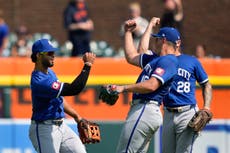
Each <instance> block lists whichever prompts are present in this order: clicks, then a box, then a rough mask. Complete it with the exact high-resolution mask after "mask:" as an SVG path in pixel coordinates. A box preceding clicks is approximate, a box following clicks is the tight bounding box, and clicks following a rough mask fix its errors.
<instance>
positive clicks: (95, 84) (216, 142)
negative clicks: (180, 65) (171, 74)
mask: <svg viewBox="0 0 230 153" xmlns="http://www.w3.org/2000/svg"><path fill="white" fill-rule="evenodd" d="M0 61H1V65H0V89H1V91H2V93H3V95H2V96H3V97H2V98H3V99H2V100H4V103H3V101H1V102H0V104H3V105H0V110H4V112H2V113H3V114H2V115H3V116H4V117H8V118H10V119H0V135H1V137H2V138H4V139H2V138H1V139H0V152H1V153H34V152H35V151H34V149H33V147H32V145H31V143H30V141H29V139H28V128H29V124H30V119H29V118H30V116H31V97H30V89H29V82H30V73H31V71H32V70H33V64H32V63H31V61H30V59H29V58H0ZM201 63H202V65H203V66H204V68H205V70H206V71H207V73H208V75H209V79H210V82H211V83H212V84H213V103H212V108H211V109H212V111H213V113H214V120H213V121H211V123H210V124H209V125H208V126H207V127H206V128H205V130H204V131H203V132H202V137H200V138H199V139H198V141H197V143H196V144H195V147H194V149H195V152H196V153H228V152H230V150H229V146H230V139H229V138H230V137H229V129H230V128H229V127H230V122H229V118H230V112H229V111H228V108H229V106H230V103H229V95H230V69H229V67H230V59H218V60H214V59H205V60H201ZM82 66H83V62H82V61H81V58H58V57H57V58H56V59H55V66H54V67H53V69H54V71H55V72H56V73H57V76H58V77H59V79H60V80H61V81H67V82H70V81H72V80H73V79H74V78H75V76H76V75H77V74H79V72H80V71H81V68H82ZM139 72H140V69H139V68H136V67H134V66H131V65H129V64H127V62H126V61H125V59H123V58H97V60H96V61H95V64H94V66H93V67H92V69H91V73H90V77H89V80H88V82H87V87H86V89H85V90H84V91H83V92H82V93H81V94H79V95H78V96H74V97H66V100H67V101H68V102H69V103H70V104H71V105H72V106H73V108H74V109H76V110H77V111H78V112H79V113H80V114H81V115H82V116H83V117H85V118H87V119H90V120H93V121H96V122H98V123H99V124H100V126H101V130H102V142H101V143H100V144H95V145H94V144H93V145H88V146H87V150H88V152H89V153H93V152H94V153H95V152H98V153H99V152H103V153H104V152H105V153H107V152H109V153H113V152H115V148H116V145H117V141H118V138H119V134H120V131H121V127H122V124H123V122H124V120H125V117H126V114H127V112H128V109H129V102H130V101H131V94H122V95H121V96H120V98H119V100H118V102H117V103H116V104H115V105H114V106H107V105H106V104H104V103H102V102H101V101H99V100H98V91H99V88H100V86H101V85H102V84H109V83H112V84H128V83H134V82H135V80H136V78H137V76H138V74H139ZM196 96H197V99H198V103H199V105H200V106H202V99H201V90H200V88H197V91H196ZM3 116H2V117H3ZM66 122H67V124H69V125H70V126H71V128H73V129H74V130H75V131H76V124H74V122H73V120H71V119H70V118H69V117H68V116H67V120H66ZM160 135H161V128H160V130H159V131H158V132H157V134H155V136H154V139H153V141H152V143H151V145H150V150H149V152H148V153H160V152H161V141H160V140H161V139H160ZM216 138H218V139H216ZM210 140H212V141H210Z"/></svg>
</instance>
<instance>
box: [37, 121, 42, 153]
mask: <svg viewBox="0 0 230 153" xmlns="http://www.w3.org/2000/svg"><path fill="white" fill-rule="evenodd" d="M36 136H37V142H38V149H39V150H38V151H39V153H42V150H41V143H40V139H39V132H38V124H36Z"/></svg>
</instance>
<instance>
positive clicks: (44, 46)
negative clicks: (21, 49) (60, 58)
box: [32, 39, 58, 53]
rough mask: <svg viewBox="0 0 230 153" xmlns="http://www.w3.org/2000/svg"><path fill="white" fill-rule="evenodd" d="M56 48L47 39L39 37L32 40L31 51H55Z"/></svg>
mask: <svg viewBox="0 0 230 153" xmlns="http://www.w3.org/2000/svg"><path fill="white" fill-rule="evenodd" d="M57 50H58V48H55V47H53V45H52V43H51V42H50V41H49V40H48V39H39V40H37V41H35V42H34V44H33V46H32V52H33V53H40V52H55V51H57Z"/></svg>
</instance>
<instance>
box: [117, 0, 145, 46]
mask: <svg viewBox="0 0 230 153" xmlns="http://www.w3.org/2000/svg"><path fill="white" fill-rule="evenodd" d="M129 19H133V20H135V21H136V24H137V26H136V29H135V30H134V31H133V32H132V34H133V41H134V45H135V47H136V48H137V47H138V44H139V41H140V39H141V36H142V35H143V33H144V32H145V29H146V28H147V26H148V23H149V22H148V20H146V19H145V18H143V17H142V16H141V6H140V4H139V3H137V2H132V3H130V4H129ZM124 33H125V30H124V24H122V25H121V28H120V36H121V37H124Z"/></svg>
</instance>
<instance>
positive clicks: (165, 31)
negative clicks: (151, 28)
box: [151, 27, 181, 44]
mask: <svg viewBox="0 0 230 153" xmlns="http://www.w3.org/2000/svg"><path fill="white" fill-rule="evenodd" d="M151 35H152V36H153V37H157V38H166V40H167V41H170V42H172V43H174V44H176V42H177V41H178V40H181V39H180V33H179V32H178V31H177V29H175V28H172V27H163V28H160V31H159V32H158V33H157V34H151Z"/></svg>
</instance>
